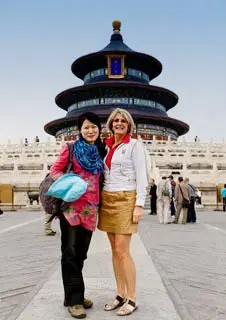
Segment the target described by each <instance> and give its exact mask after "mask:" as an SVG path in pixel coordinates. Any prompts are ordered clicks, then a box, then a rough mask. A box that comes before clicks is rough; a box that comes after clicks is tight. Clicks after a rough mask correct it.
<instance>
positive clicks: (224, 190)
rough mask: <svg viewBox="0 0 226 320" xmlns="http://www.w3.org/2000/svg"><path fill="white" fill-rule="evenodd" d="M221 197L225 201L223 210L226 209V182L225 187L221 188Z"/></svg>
mask: <svg viewBox="0 0 226 320" xmlns="http://www.w3.org/2000/svg"><path fill="white" fill-rule="evenodd" d="M221 197H222V202H223V211H225V210H226V184H224V188H222V189H221Z"/></svg>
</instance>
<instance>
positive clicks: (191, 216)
mask: <svg viewBox="0 0 226 320" xmlns="http://www.w3.org/2000/svg"><path fill="white" fill-rule="evenodd" d="M184 183H185V184H187V185H188V188H189V193H190V204H189V207H188V213H187V222H188V223H190V222H192V223H195V222H196V212H195V186H194V185H193V184H191V183H189V178H185V179H184Z"/></svg>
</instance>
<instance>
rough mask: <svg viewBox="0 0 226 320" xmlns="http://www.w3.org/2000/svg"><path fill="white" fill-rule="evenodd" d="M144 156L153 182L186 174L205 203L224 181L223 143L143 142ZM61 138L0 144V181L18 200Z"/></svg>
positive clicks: (34, 182) (45, 165)
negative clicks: (9, 187) (9, 186)
mask: <svg viewBox="0 0 226 320" xmlns="http://www.w3.org/2000/svg"><path fill="white" fill-rule="evenodd" d="M143 143H144V145H145V148H146V152H147V155H148V170H149V177H150V178H151V177H152V178H154V179H155V180H156V182H157V183H158V181H159V180H160V179H161V177H162V176H169V175H170V174H172V175H173V176H174V177H175V179H177V177H178V176H180V175H181V176H183V177H189V179H190V181H191V182H192V183H193V184H194V185H195V186H196V187H198V188H200V189H201V190H203V192H204V194H203V195H204V198H205V197H206V200H205V202H206V203H207V204H208V203H212V202H213V201H215V198H216V188H217V186H218V185H222V184H224V183H226V143H225V142H224V141H222V142H219V143H216V142H212V141H210V142H189V141H186V140H185V139H183V140H179V141H171V140H168V141H158V140H155V139H154V140H151V141H143ZM63 144H65V141H56V140H52V141H51V140H47V141H46V142H39V143H30V144H28V145H26V146H25V145H24V144H22V143H20V144H11V143H8V144H5V145H0V183H1V184H10V185H12V186H13V187H14V190H15V191H16V194H15V197H14V198H15V199H16V201H17V202H18V203H20V204H21V205H22V203H24V202H26V203H27V201H28V200H27V191H33V190H36V191H37V190H38V188H39V185H40V182H41V181H42V179H43V178H44V177H45V175H46V174H47V172H48V168H49V166H50V165H51V164H52V163H53V162H54V160H55V159H56V157H57V155H58V154H59V151H60V149H61V147H62V145H63Z"/></svg>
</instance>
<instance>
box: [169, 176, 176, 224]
mask: <svg viewBox="0 0 226 320" xmlns="http://www.w3.org/2000/svg"><path fill="white" fill-rule="evenodd" d="M168 179H169V182H170V185H171V190H172V196H171V199H170V212H171V220H172V222H173V221H174V220H175V212H176V209H175V203H174V192H175V187H176V182H175V180H174V178H173V176H172V175H170V176H169V177H168Z"/></svg>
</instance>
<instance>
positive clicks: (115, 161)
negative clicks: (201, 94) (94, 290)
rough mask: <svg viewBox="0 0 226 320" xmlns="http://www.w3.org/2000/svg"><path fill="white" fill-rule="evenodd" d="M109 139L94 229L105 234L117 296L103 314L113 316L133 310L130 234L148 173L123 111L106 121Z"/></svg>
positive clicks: (138, 214)
mask: <svg viewBox="0 0 226 320" xmlns="http://www.w3.org/2000/svg"><path fill="white" fill-rule="evenodd" d="M107 128H108V130H110V131H111V132H112V133H113V136H112V137H110V138H108V139H106V140H105V142H106V145H107V148H108V152H107V155H106V157H105V174H104V186H103V191H102V194H101V208H100V215H99V222H98V228H99V229H100V230H102V231H105V232H107V235H108V238H109V241H110V244H111V249H112V262H113V269H114V274H115V279H116V285H117V294H116V297H115V299H113V301H112V303H110V304H106V305H105V310H106V311H111V310H115V309H118V308H119V309H118V311H117V315H119V316H124V315H129V314H131V313H133V312H134V311H135V310H136V308H137V304H136V270H135V265H134V261H133V259H132V257H131V255H130V242H131V237H132V234H133V233H135V232H137V230H138V223H139V221H140V219H141V217H142V211H143V207H144V203H145V199H146V194H147V192H146V188H147V185H148V173H147V166H146V157H145V150H144V146H143V144H142V142H141V141H138V140H136V139H133V138H131V134H132V132H133V129H134V121H133V118H132V116H131V115H130V113H129V112H128V111H127V110H124V109H120V108H117V109H115V110H114V111H113V112H112V113H111V115H110V116H109V118H108V121H107Z"/></svg>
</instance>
